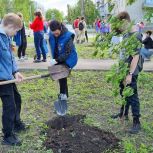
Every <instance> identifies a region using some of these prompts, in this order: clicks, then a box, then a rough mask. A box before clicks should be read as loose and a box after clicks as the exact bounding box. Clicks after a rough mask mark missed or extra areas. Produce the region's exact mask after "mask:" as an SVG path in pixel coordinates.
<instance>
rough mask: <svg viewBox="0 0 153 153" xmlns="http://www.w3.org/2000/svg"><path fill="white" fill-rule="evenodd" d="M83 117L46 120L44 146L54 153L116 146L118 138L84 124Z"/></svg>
mask: <svg viewBox="0 0 153 153" xmlns="http://www.w3.org/2000/svg"><path fill="white" fill-rule="evenodd" d="M84 118H85V116H83V115H76V116H65V117H57V118H54V119H53V120H50V121H48V122H47V125H48V127H49V129H48V131H47V139H46V141H45V142H44V146H45V147H46V148H47V149H52V150H53V152H54V153H102V152H105V151H106V150H112V149H115V148H118V143H119V139H117V138H116V137H115V136H114V135H113V134H112V133H110V132H106V131H103V130H100V129H98V128H96V127H91V126H88V125H85V124H84V123H83V119H84Z"/></svg>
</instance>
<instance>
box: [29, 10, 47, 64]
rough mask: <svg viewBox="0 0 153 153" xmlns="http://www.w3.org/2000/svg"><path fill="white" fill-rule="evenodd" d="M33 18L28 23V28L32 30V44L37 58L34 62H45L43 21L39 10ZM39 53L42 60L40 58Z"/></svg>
mask: <svg viewBox="0 0 153 153" xmlns="http://www.w3.org/2000/svg"><path fill="white" fill-rule="evenodd" d="M34 15H35V19H34V21H33V23H31V24H30V28H31V29H33V31H34V44H35V48H36V54H37V58H36V60H34V63H40V62H46V61H47V60H46V51H45V47H44V21H43V15H42V12H41V10H37V11H36V12H35V13H34ZM41 53H42V55H43V60H41Z"/></svg>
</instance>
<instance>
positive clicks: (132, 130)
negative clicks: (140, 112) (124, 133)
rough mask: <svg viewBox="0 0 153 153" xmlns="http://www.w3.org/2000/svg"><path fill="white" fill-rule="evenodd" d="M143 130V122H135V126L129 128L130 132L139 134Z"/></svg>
mask: <svg viewBox="0 0 153 153" xmlns="http://www.w3.org/2000/svg"><path fill="white" fill-rule="evenodd" d="M140 130H141V124H139V123H137V124H134V125H133V127H132V128H131V129H130V130H129V133H130V134H138V133H139V132H140Z"/></svg>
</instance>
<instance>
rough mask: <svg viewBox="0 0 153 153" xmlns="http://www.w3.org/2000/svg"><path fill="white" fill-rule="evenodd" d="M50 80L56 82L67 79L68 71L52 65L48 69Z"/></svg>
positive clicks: (65, 67) (63, 67)
mask: <svg viewBox="0 0 153 153" xmlns="http://www.w3.org/2000/svg"><path fill="white" fill-rule="evenodd" d="M48 70H49V72H50V75H51V78H52V79H53V80H54V81H56V80H59V79H62V78H67V77H68V76H69V74H70V69H69V68H68V67H67V66H65V65H53V66H50V67H48Z"/></svg>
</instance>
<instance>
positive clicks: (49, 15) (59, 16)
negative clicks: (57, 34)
mask: <svg viewBox="0 0 153 153" xmlns="http://www.w3.org/2000/svg"><path fill="white" fill-rule="evenodd" d="M63 18H64V17H63V12H60V11H59V10H57V9H49V10H47V12H46V20H51V19H56V20H59V21H62V20H63Z"/></svg>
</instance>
